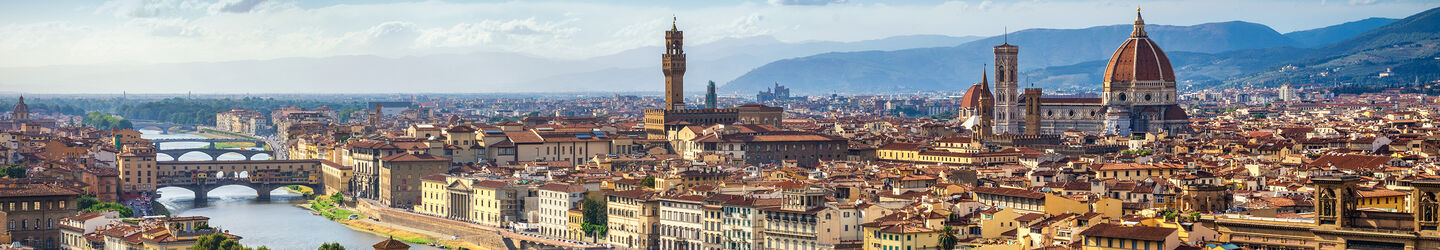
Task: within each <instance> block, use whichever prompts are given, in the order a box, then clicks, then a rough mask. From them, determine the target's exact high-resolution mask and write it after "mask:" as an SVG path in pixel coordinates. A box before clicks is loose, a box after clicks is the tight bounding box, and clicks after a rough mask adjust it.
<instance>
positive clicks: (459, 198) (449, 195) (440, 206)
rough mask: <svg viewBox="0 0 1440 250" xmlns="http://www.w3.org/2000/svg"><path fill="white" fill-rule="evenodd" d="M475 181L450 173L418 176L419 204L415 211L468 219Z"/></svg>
mask: <svg viewBox="0 0 1440 250" xmlns="http://www.w3.org/2000/svg"><path fill="white" fill-rule="evenodd" d="M475 182H476V181H475V180H472V179H464V178H456V177H455V176H452V175H441V174H436V175H430V176H426V177H424V178H420V205H417V206H415V212H418V213H422V214H428V215H431V216H435V217H445V218H449V219H454V220H462V221H469V220H472V217H471V215H474V214H475V210H474V209H473V205H474V204H475V201H474V198H473V197H474V193H475V189H474V188H473V187H471V185H473V184H474V183H475Z"/></svg>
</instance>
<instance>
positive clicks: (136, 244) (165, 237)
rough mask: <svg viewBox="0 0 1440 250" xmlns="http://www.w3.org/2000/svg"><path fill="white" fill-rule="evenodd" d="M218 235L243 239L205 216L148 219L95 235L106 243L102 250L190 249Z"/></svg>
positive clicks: (114, 227) (119, 225) (102, 228)
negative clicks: (213, 235)
mask: <svg viewBox="0 0 1440 250" xmlns="http://www.w3.org/2000/svg"><path fill="white" fill-rule="evenodd" d="M216 233H220V234H222V235H224V236H225V237H227V238H231V239H235V240H239V239H240V236H236V235H232V234H229V233H225V231H224V230H220V229H219V228H215V227H213V226H211V225H210V218H207V217H204V216H190V217H176V218H163V219H146V220H141V221H137V222H136V223H119V224H111V225H108V226H105V227H101V228H100V229H97V230H96V232H95V233H94V235H95V236H96V238H101V239H103V240H101V242H100V245H101V247H100V248H95V249H105V250H112V249H113V250H128V249H167V250H168V249H190V247H192V246H194V245H195V243H197V242H198V241H199V238H200V237H204V236H207V235H211V234H216Z"/></svg>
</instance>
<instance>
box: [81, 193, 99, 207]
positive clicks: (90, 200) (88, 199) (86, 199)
mask: <svg viewBox="0 0 1440 250" xmlns="http://www.w3.org/2000/svg"><path fill="white" fill-rule="evenodd" d="M96 204H100V200H99V199H95V196H89V195H81V196H80V198H76V199H75V205H77V206H78V207H77V208H79V209H80V210H85V209H89V208H90V207H92V206H95V205H96Z"/></svg>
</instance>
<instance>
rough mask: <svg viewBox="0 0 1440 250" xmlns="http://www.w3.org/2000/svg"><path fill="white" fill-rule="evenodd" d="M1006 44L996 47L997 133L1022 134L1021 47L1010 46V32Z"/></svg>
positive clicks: (1007, 33)
mask: <svg viewBox="0 0 1440 250" xmlns="http://www.w3.org/2000/svg"><path fill="white" fill-rule="evenodd" d="M1005 37H1006V40H1007V41H1006V42H1005V44H1001V45H999V46H995V114H994V115H995V121H996V122H995V133H999V134H1005V133H1012V134H1018V133H1020V128H1019V127H1020V122H1019V121H1020V119H1019V117H1016V116H1017V115H1019V114H1020V105H1019V100H1018V99H1019V97H1020V86H1019V81H1016V73H1017V72H1018V70H1017V69H1019V67H1018V66H1019V59H1020V47H1017V46H1015V45H1010V42H1009V41H1008V40H1009V37H1010V36H1009V32H1006V36H1005Z"/></svg>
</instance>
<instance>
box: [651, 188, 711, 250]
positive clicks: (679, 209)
mask: <svg viewBox="0 0 1440 250" xmlns="http://www.w3.org/2000/svg"><path fill="white" fill-rule="evenodd" d="M704 200H705V196H700V195H675V196H663V197H660V199H659V203H660V209H659V214H658V215H657V217H659V218H660V228H659V229H660V230H658V232H657V233H656V234H657V235H659V236H660V242H659V244H660V245H659V248H660V249H662V250H670V249H674V250H680V249H701V248H702V247H703V246H704V244H705V241H704V236H703V232H704V231H705V227H704V224H703V223H704V220H703V219H702V218H704V217H705V215H704V211H703V209H702V206H704Z"/></svg>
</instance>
